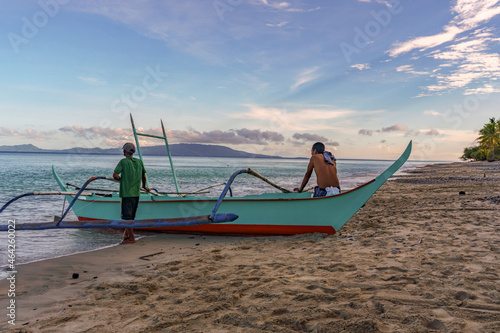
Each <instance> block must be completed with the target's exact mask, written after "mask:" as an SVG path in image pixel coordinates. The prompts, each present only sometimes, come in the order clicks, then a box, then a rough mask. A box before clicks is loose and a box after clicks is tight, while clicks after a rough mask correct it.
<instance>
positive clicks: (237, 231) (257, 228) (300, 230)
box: [78, 216, 335, 236]
mask: <svg viewBox="0 0 500 333" xmlns="http://www.w3.org/2000/svg"><path fill="white" fill-rule="evenodd" d="M78 219H79V220H80V221H85V220H87V221H88V220H97V219H90V218H85V217H81V216H80V217H78ZM137 230H150V231H160V232H166V233H174V234H204V235H232V236H271V235H275V236H284V235H297V234H312V233H315V232H319V233H324V234H334V233H335V229H334V228H333V227H331V226H311V225H258V224H201V225H194V226H190V227H172V228H141V229H137Z"/></svg>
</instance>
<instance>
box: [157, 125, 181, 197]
mask: <svg viewBox="0 0 500 333" xmlns="http://www.w3.org/2000/svg"><path fill="white" fill-rule="evenodd" d="M160 121H161V129H162V131H163V138H164V139H165V146H166V147H167V153H168V159H169V161H170V168H172V176H173V177H174V183H175V190H176V191H177V194H179V185H177V177H176V176H175V170H174V163H173V162H172V155H171V154H170V147H169V146H168V140H167V133H165V126H163V120H161V119H160Z"/></svg>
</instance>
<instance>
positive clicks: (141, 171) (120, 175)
mask: <svg viewBox="0 0 500 333" xmlns="http://www.w3.org/2000/svg"><path fill="white" fill-rule="evenodd" d="M134 153H135V146H134V144H133V143H130V142H128V143H126V144H124V145H123V155H124V156H125V158H123V159H121V160H120V162H118V165H117V166H116V168H115V171H114V173H113V178H114V179H116V180H119V181H120V198H121V203H122V214H121V215H122V219H123V220H135V213H136V211H137V206H138V205H139V195H140V193H141V182H142V187H143V188H144V189H145V190H146V191H148V192H149V191H150V189H149V188H148V187H146V169H145V168H144V164H143V163H142V161H141V160H140V159H138V158H134V157H133V155H134ZM122 243H135V237H134V230H133V229H131V228H126V229H125V232H124V233H123V241H122Z"/></svg>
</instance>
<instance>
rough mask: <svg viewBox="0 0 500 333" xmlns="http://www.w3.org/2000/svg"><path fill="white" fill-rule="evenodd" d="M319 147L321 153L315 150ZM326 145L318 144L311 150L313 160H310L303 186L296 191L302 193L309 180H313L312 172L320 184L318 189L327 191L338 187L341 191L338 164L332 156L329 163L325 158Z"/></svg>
mask: <svg viewBox="0 0 500 333" xmlns="http://www.w3.org/2000/svg"><path fill="white" fill-rule="evenodd" d="M316 145H319V146H317V147H319V148H318V149H319V150H320V151H321V152H318V150H317V149H315V146H316ZM323 152H324V145H323V144H322V143H320V142H317V143H315V144H314V145H313V148H312V149H311V159H310V160H309V164H308V165H307V171H306V174H305V175H304V179H303V180H302V184H301V185H300V188H295V189H294V190H295V191H299V192H302V191H303V190H304V187H306V185H307V182H308V181H309V178H311V175H312V172H313V170H314V173H315V174H316V179H317V182H318V187H320V188H322V189H326V188H327V187H337V188H338V189H339V191H340V183H339V179H338V177H337V164H336V162H335V158H334V157H333V155H331V154H330V156H331V157H333V159H331V160H330V159H329V162H330V163H329V162H327V161H326V160H325V156H324V155H323Z"/></svg>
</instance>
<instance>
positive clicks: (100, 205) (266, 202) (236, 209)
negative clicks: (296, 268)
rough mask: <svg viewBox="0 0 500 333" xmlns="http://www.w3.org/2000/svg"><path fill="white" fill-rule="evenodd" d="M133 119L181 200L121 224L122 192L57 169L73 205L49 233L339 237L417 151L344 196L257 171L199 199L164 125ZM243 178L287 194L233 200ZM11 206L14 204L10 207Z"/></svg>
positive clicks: (147, 197)
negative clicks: (160, 153)
mask: <svg viewBox="0 0 500 333" xmlns="http://www.w3.org/2000/svg"><path fill="white" fill-rule="evenodd" d="M130 119H131V123H132V130H133V133H134V138H135V142H136V147H137V152H138V155H139V158H140V159H141V160H142V154H141V150H140V145H139V139H138V136H145V137H151V138H158V139H162V140H164V141H165V145H166V148H167V153H168V157H169V161H170V166H171V169H172V175H173V178H174V184H175V188H176V193H175V195H168V194H163V195H161V194H158V193H141V195H140V199H139V207H138V210H137V214H136V221H120V212H121V208H120V207H121V205H120V198H119V196H118V192H113V193H111V195H107V196H102V195H98V194H97V193H93V192H83V191H84V190H85V188H86V186H87V185H88V183H90V182H91V181H93V180H95V179H102V178H106V177H93V178H91V179H89V181H87V183H86V184H85V185H84V186H82V187H81V188H79V191H78V192H77V193H75V192H74V189H72V188H71V187H70V186H68V185H66V184H65V183H64V182H63V181H62V180H61V178H60V177H59V176H58V174H57V172H56V170H55V168H54V167H52V172H53V175H54V178H55V180H56V181H57V183H58V185H59V187H60V188H61V192H58V193H60V194H63V195H65V196H66V199H67V200H68V202H69V203H70V205H69V206H68V208H67V209H66V211H65V213H64V214H63V216H62V217H61V219H60V220H59V222H57V223H56V222H54V223H47V224H46V226H47V228H49V227H51V226H52V227H60V226H62V225H66V227H74V228H78V227H81V228H124V227H131V228H135V229H140V230H153V231H162V232H170V233H189V234H217V235H253V236H263V235H294V234H303V233H315V232H319V233H327V234H333V233H335V232H337V231H338V230H339V229H340V228H341V227H342V226H343V225H344V224H345V223H346V222H347V221H349V219H350V218H351V217H352V216H353V215H354V214H355V213H356V212H357V211H358V210H359V209H360V208H361V207H362V206H363V205H364V204H365V203H366V202H367V201H368V199H370V197H371V196H372V195H373V194H374V193H375V192H376V191H377V190H378V189H379V188H380V187H381V186H382V185H383V184H384V183H385V182H386V181H387V180H388V179H389V178H390V177H391V176H392V175H393V174H394V173H395V172H396V171H397V170H398V169H399V168H400V167H401V166H402V165H403V164H404V163H405V162H406V160H407V159H408V157H409V156H410V153H411V147H412V142H411V141H410V143H409V144H408V146H407V148H406V149H405V151H404V152H403V154H402V155H401V156H400V157H399V158H398V159H397V160H396V161H395V162H394V163H393V164H392V165H391V166H390V167H389V168H387V169H386V170H385V171H384V172H382V173H381V174H380V175H379V176H378V177H376V178H375V179H373V180H371V181H369V182H367V183H365V184H363V185H361V186H359V187H356V188H354V189H352V190H349V191H346V192H343V193H341V194H338V195H333V196H328V197H319V198H312V197H311V193H310V192H302V193H298V192H293V191H290V190H287V189H285V188H283V187H280V186H279V185H276V184H274V183H273V182H271V181H270V180H268V179H266V178H265V177H263V176H261V175H259V174H258V173H256V172H255V171H253V170H251V169H243V170H239V171H236V172H235V173H234V174H233V175H232V176H231V177H230V178H229V180H228V181H227V182H226V184H225V187H224V190H223V191H222V193H221V195H220V196H219V197H200V196H196V195H194V194H195V192H199V191H201V190H205V189H207V188H204V189H201V190H198V191H195V192H191V194H185V193H181V192H180V191H179V186H178V184H177V178H176V175H175V170H174V165H173V163H172V156H171V154H170V149H169V145H168V140H167V136H166V134H165V128H164V126H163V122H161V126H162V130H163V136H156V135H150V134H145V133H139V132H137V131H136V128H135V125H134V121H133V119H132V115H131V116H130ZM240 174H249V175H253V176H256V177H258V178H260V179H262V180H263V181H265V182H267V183H269V184H270V185H272V186H274V187H275V188H277V189H279V190H280V191H281V193H263V194H260V195H245V196H241V197H233V196H232V195H231V196H230V197H227V193H228V191H229V193H230V194H232V193H231V188H230V186H231V184H232V182H233V181H234V179H235V178H236V177H237V176H238V175H240ZM216 185H220V184H216ZM11 201H12V200H11ZM8 204H10V202H9V203H7V204H6V205H8ZM6 205H4V207H3V208H1V209H0V213H1V212H2V210H3V209H5V208H6ZM70 209H73V212H74V213H75V215H76V216H77V217H78V220H79V221H73V222H64V221H62V219H63V218H64V217H65V216H66V214H67V213H68V211H69V210H70ZM217 212H219V213H217ZM236 214H237V215H236ZM82 222H83V223H82ZM65 223H66V224H65ZM68 223H69V224H68ZM56 224H57V226H55V225H56ZM68 225H69V226H68ZM83 225H85V226H83ZM20 226H21V225H18V226H17V227H16V228H18V227H19V228H20ZM5 227H6V226H0V231H1V230H6V229H5ZM42 228H44V227H42V226H41V227H40V228H37V229H42Z"/></svg>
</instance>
